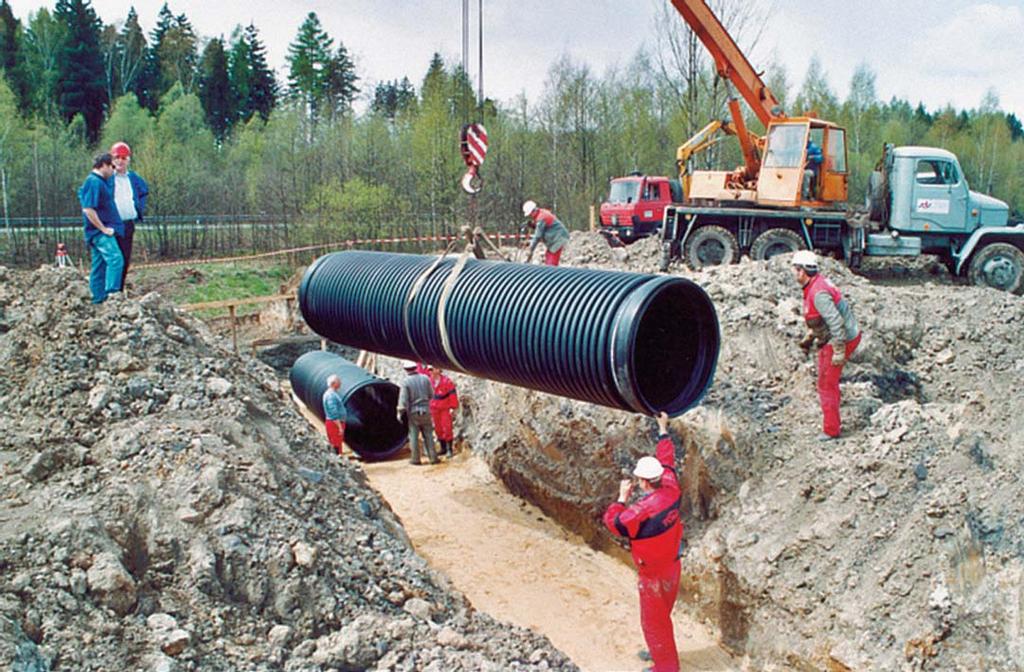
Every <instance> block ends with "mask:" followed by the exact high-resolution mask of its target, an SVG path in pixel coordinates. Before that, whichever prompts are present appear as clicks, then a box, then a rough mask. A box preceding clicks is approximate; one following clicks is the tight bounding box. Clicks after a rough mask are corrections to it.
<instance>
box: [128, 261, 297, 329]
mask: <svg viewBox="0 0 1024 672" xmlns="http://www.w3.org/2000/svg"><path fill="white" fill-rule="evenodd" d="M294 273H295V269H294V268H292V267H291V266H289V265H286V264H267V263H265V262H264V263H259V262H239V263H231V264H196V265H194V266H179V267H174V268H155V269H151V270H147V269H143V270H140V271H139V273H138V283H139V284H140V285H142V287H143V291H149V290H156V291H159V292H160V293H161V294H163V295H164V296H165V297H166V298H168V299H170V300H171V301H173V302H174V303H177V304H186V303H205V302H208V301H226V300H229V299H244V298H248V297H251V296H270V295H274V294H279V293H280V290H281V285H282V284H283V283H285V282H287V280H288V279H289V278H291V277H292V275H293V274H294ZM263 307H264V306H261V305H253V306H239V308H238V310H237V312H238V314H239V315H245V314H248V313H252V312H258V311H259V310H261V309H262V308H263ZM227 314H228V311H227V309H226V308H220V309H215V310H204V311H199V312H198V313H197V315H198V316H200V317H217V316H220V315H227Z"/></svg>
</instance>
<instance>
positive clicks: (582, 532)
mask: <svg viewBox="0 0 1024 672" xmlns="http://www.w3.org/2000/svg"><path fill="white" fill-rule="evenodd" d="M271 356H272V357H274V358H277V359H279V353H274V354H272V355H271ZM395 364H396V362H390V363H386V364H385V366H386V367H388V366H390V367H393V371H391V370H389V372H392V373H393V374H397V373H398V369H397V367H395ZM279 370H280V369H279ZM457 379H458V381H459V384H460V386H461V388H462V392H461V394H462V396H463V399H464V401H463V406H464V414H463V419H462V421H461V423H460V424H461V425H462V427H463V432H462V436H461V437H460V439H459V440H458V441H457V450H458V453H457V456H456V458H454V459H453V460H451V461H448V462H444V463H442V464H440V465H436V466H435V465H424V466H421V467H419V468H417V467H413V466H411V465H409V463H408V449H407V448H405V449H403V450H402V452H400V453H399V454H397V455H394V456H392V457H391V458H390V459H388V460H376V459H375V460H373V461H366V462H362V468H363V470H364V471H365V472H366V474H367V477H368V479H369V482H370V484H371V485H372V486H373V487H374V488H375V489H377V490H378V491H379V492H380V493H381V495H382V496H383V498H384V499H385V500H386V501H387V502H388V504H389V506H390V507H391V508H392V510H393V511H394V512H395V513H396V514H397V516H398V517H399V518H400V519H401V521H402V524H403V526H404V528H405V530H406V532H407V533H408V535H409V538H410V540H411V541H412V543H413V545H414V547H415V548H416V549H417V551H418V552H419V553H420V554H421V555H422V556H423V557H424V558H425V559H426V560H427V561H428V562H429V564H430V565H431V566H432V567H434V568H435V569H437V570H439V571H441V572H442V573H444V574H445V575H446V576H447V577H448V578H449V579H450V580H451V581H452V583H453V585H454V586H455V587H456V588H457V589H459V590H460V591H461V592H462V593H464V594H465V595H466V597H467V598H468V599H469V601H470V602H471V603H472V604H473V605H474V606H475V607H476V608H478V609H480V610H483V611H486V612H487V613H489V614H491V615H492V616H495V617H497V618H499V619H502V620H506V621H509V622H512V623H514V624H516V625H521V626H524V627H529V628H531V629H533V630H534V631H536V632H538V633H540V634H543V635H545V636H547V637H548V638H549V639H550V640H551V641H552V643H553V644H554V645H555V646H556V647H558V648H559V649H561V650H562V651H564V652H565V653H566V654H567V655H568V656H569V657H570V658H571V659H572V660H573V661H574V662H575V663H577V664H578V665H579V666H580V667H581V669H584V670H623V669H640V668H642V667H644V666H646V665H647V664H649V663H646V662H644V659H643V658H642V657H641V656H640V654H641V652H643V651H644V650H645V648H646V645H645V644H644V641H643V637H642V633H641V630H640V626H639V608H638V604H637V597H636V587H635V571H634V569H633V567H632V564H631V560H630V559H629V555H628V552H627V551H626V550H625V549H624V548H623V547H622V546H620V545H618V544H616V543H614V542H613V541H611V539H610V537H609V536H608V535H607V534H606V533H603V532H602V531H601V529H600V526H599V516H600V513H601V512H602V511H603V507H604V506H606V505H607V503H608V501H609V500H608V497H607V495H606V494H605V493H604V492H601V493H600V494H597V492H598V491H600V490H604V489H605V488H606V487H607V485H608V483H612V482H614V483H617V482H618V477H619V474H620V471H621V470H622V468H623V467H624V465H622V466H621V467H620V466H619V465H617V466H616V467H615V468H613V469H611V471H610V472H609V473H610V474H611V475H612V476H613V477H614V478H613V479H611V480H610V481H606V479H604V478H598V479H594V480H593V482H592V486H593V488H594V489H595V496H593V497H579V496H576V495H574V494H573V491H574V490H575V488H573V487H572V485H571V484H570V485H568V487H566V484H564V483H562V482H560V480H559V468H558V466H557V465H559V464H565V463H567V462H569V461H577V460H581V461H586V459H587V456H586V455H583V454H579V455H577V454H576V453H577V451H573V450H571V449H569V448H567V447H562V448H560V447H558V446H557V445H555V444H553V443H551V442H548V441H542V440H541V439H540V438H539V437H538V435H537V434H536V433H534V432H532V431H531V430H530V429H529V426H528V424H526V423H518V422H516V421H515V420H513V419H509V422H507V423H506V424H507V425H510V426H512V429H513V431H515V432H516V434H517V436H518V437H520V438H517V439H516V440H515V441H516V442H517V443H514V444H513V445H510V444H508V443H501V436H502V434H501V432H497V433H495V434H493V435H492V434H491V433H490V432H488V430H487V429H486V428H484V427H482V426H477V425H476V423H475V422H474V420H473V417H474V416H476V417H477V418H481V417H482V416H481V414H480V412H479V410H478V408H479V407H478V404H479V403H480V402H479V400H477V395H478V394H479V395H483V396H487V394H488V392H484V391H482V390H483V389H490V390H498V391H499V393H512V394H517V393H522V392H524V391H521V390H516V389H515V388H507V387H506V386H502V385H497V384H493V383H487V382H485V381H477V380H474V379H471V378H468V377H462V376H459V377H457ZM527 394H532V393H527ZM574 403H575V402H574ZM578 405H580V406H586V405H584V404H578ZM304 415H305V417H306V418H307V419H308V420H309V421H310V422H311V424H313V425H314V426H315V427H317V429H318V431H321V432H322V431H323V428H322V423H321V422H320V421H319V419H318V418H317V417H316V414H315V412H310V411H309V410H308V409H305V410H304ZM622 415H624V416H625V415H626V414H622ZM627 417H628V416H627ZM478 430H482V431H478ZM559 431H560V434H559V435H560V436H561V437H563V438H565V437H568V436H570V435H574V434H579V435H584V434H587V433H588V429H587V423H575V424H574V423H572V422H571V421H570V422H569V423H568V424H564V425H562V426H561V427H560V430H559ZM589 434H590V435H589V436H587V437H586V439H587V440H584V442H583V443H584V444H587V443H588V440H594V439H596V438H597V437H596V435H595V434H594V433H593V429H592V428H591V429H590V430H589ZM470 435H472V436H473V437H474V438H473V439H472V440H471V439H470V438H469V436H470ZM485 437H487V438H485ZM568 445H570V444H565V446H568ZM683 445H685V446H687V447H686V448H685V449H684V450H685V455H686V465H687V466H686V468H685V473H687V474H693V477H689V476H687V477H686V478H684V483H683V487H684V491H685V495H684V509H685V511H686V512H687V513H688V514H689V513H692V512H699V513H697V515H701V516H706V515H707V511H708V509H709V507H711V506H713V498H714V493H713V491H712V489H711V486H710V482H709V481H708V480H707V479H706V478H704V480H703V481H702V480H701V475H705V476H706V468H703V465H702V464H700V462H699V460H700V457H699V455H700V451H699V450H697V449H696V447H695V445H693V442H692V441H689V442H688V441H687V439H686V438H684V440H683ZM531 453H534V454H536V455H538V456H539V458H540V460H542V461H544V462H545V463H546V464H549V465H553V468H550V469H548V471H547V472H546V474H545V475H544V477H543V478H537V475H536V474H533V473H531V472H530V471H529V470H528V469H526V468H523V465H522V464H519V465H518V467H517V466H515V465H513V464H512V463H511V462H517V463H518V456H522V455H527V454H531ZM610 454H611V453H608V455H610ZM514 456H516V457H515V458H514ZM591 457H593V456H591ZM505 458H508V459H505ZM534 464H539V462H535V463H534ZM592 473H594V474H596V473H597V470H595V471H594V472H592ZM614 483H613V485H614ZM684 599H686V598H684ZM687 601H693V600H692V599H689V600H687ZM673 620H674V622H675V625H676V640H677V646H678V649H679V652H680V661H681V664H682V667H683V669H692V670H707V671H709V672H711V671H717V672H726V671H731V670H737V669H739V663H738V662H737V660H736V659H735V658H734V657H733V656H732V655H731V654H730V653H729V652H728V651H727V650H726V649H725V648H723V647H722V646H720V645H719V643H718V641H717V637H718V635H717V633H716V632H715V631H714V629H713V628H709V627H708V626H707V625H705V624H703V623H701V622H699V621H697V620H695V619H694V618H693V617H692V616H690V615H688V614H687V613H686V609H685V607H684V606H683V604H680V606H679V607H678V608H677V611H676V613H675V614H674V617H673Z"/></svg>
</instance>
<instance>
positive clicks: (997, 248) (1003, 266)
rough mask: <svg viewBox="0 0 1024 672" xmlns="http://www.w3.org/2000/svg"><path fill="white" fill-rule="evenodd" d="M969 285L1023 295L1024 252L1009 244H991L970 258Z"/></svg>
mask: <svg viewBox="0 0 1024 672" xmlns="http://www.w3.org/2000/svg"><path fill="white" fill-rule="evenodd" d="M967 275H968V277H969V278H970V280H971V284H974V285H978V286H979V287H992V288H993V289H999V290H1002V291H1004V292H1011V293H1013V294H1022V293H1024V252H1022V251H1021V249H1020V248H1019V247H1017V246H1016V245H1011V244H1010V243H992V244H990V245H986V246H985V247H983V248H981V249H980V250H978V251H977V252H975V253H974V256H973V257H971V265H970V268H969V269H968V271H967Z"/></svg>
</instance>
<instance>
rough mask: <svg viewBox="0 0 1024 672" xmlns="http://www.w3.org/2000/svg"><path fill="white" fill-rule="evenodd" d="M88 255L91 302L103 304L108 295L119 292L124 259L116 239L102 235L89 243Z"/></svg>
mask: <svg viewBox="0 0 1024 672" xmlns="http://www.w3.org/2000/svg"><path fill="white" fill-rule="evenodd" d="M89 255H90V256H91V257H92V271H91V272H90V273H89V289H91V290H92V302H93V303H103V302H104V301H106V300H107V295H108V294H110V293H111V292H120V291H121V281H122V279H123V276H124V257H123V256H121V248H120V247H118V245H117V239H116V238H115V237H114V236H107V235H103V234H100V235H98V236H94V237H93V239H92V240H91V241H89Z"/></svg>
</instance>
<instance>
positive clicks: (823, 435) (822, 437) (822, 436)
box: [818, 432, 839, 441]
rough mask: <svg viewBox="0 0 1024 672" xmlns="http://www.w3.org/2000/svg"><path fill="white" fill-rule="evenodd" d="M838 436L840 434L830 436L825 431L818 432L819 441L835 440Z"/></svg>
mask: <svg viewBox="0 0 1024 672" xmlns="http://www.w3.org/2000/svg"><path fill="white" fill-rule="evenodd" d="M838 438H839V437H838V436H829V435H828V434H826V433H825V432H822V433H821V434H818V441H835V440H836V439H838Z"/></svg>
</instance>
